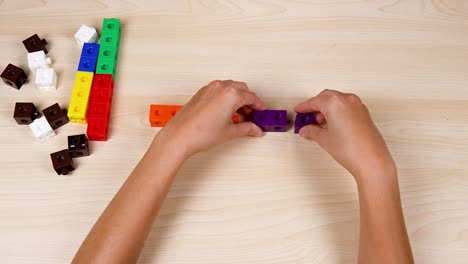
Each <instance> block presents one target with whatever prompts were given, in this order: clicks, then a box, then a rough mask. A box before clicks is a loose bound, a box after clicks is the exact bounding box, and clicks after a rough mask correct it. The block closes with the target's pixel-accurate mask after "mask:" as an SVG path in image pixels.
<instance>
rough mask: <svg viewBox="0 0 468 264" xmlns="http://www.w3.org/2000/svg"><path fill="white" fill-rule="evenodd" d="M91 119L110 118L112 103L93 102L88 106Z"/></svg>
mask: <svg viewBox="0 0 468 264" xmlns="http://www.w3.org/2000/svg"><path fill="white" fill-rule="evenodd" d="M87 117H88V118H89V119H92V118H101V119H104V120H109V117H110V104H109V102H104V103H96V102H92V103H91V104H90V106H89V107H88V116H87Z"/></svg>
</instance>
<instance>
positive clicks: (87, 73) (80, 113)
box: [68, 43, 99, 124]
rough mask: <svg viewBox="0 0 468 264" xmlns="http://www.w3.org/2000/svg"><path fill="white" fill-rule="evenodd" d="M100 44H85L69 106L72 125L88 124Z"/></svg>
mask: <svg viewBox="0 0 468 264" xmlns="http://www.w3.org/2000/svg"><path fill="white" fill-rule="evenodd" d="M98 54H99V44H95V43H85V44H84V45H83V49H82V51H81V58H80V63H79V65H78V71H77V73H76V76H75V83H74V85H73V91H72V96H71V99H70V104H69V106H68V118H69V119H70V121H71V122H72V123H79V124H86V111H87V109H88V100H89V95H90V92H91V84H92V82H93V78H94V71H95V69H96V62H97V58H98Z"/></svg>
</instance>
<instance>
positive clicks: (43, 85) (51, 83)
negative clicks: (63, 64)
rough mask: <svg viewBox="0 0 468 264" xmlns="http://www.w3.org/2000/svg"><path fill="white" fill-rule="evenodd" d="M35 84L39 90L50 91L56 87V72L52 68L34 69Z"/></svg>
mask: <svg viewBox="0 0 468 264" xmlns="http://www.w3.org/2000/svg"><path fill="white" fill-rule="evenodd" d="M36 86H37V88H39V89H40V90H46V91H51V90H55V89H57V88H56V87H57V74H56V73H55V71H54V69H52V68H45V69H44V68H41V69H37V71H36Z"/></svg>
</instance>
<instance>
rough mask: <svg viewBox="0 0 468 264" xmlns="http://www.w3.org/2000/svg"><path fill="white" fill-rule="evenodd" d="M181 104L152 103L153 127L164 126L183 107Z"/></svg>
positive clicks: (151, 119) (150, 114) (151, 116)
mask: <svg viewBox="0 0 468 264" xmlns="http://www.w3.org/2000/svg"><path fill="white" fill-rule="evenodd" d="M182 107H183V106H181V105H151V106H150V113H149V122H150V125H151V126H152V127H163V126H165V125H166V124H167V123H169V121H171V119H172V118H173V117H174V116H175V115H176V114H177V112H179V111H180V109H182Z"/></svg>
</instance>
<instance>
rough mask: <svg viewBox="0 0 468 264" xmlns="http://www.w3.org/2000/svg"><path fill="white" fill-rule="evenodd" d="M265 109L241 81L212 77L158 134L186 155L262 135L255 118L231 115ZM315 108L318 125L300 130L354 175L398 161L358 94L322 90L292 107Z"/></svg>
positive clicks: (305, 136) (302, 111)
mask: <svg viewBox="0 0 468 264" xmlns="http://www.w3.org/2000/svg"><path fill="white" fill-rule="evenodd" d="M253 109H255V110H265V109H266V106H265V104H264V103H263V102H262V101H261V100H260V98H258V97H257V96H256V95H255V93H253V92H251V91H249V88H248V86H247V84H245V83H243V82H236V81H232V80H228V81H213V82H211V83H209V84H208V85H206V86H205V87H203V88H201V89H200V90H199V91H198V92H197V93H196V94H195V95H194V96H193V97H192V99H191V100H190V101H189V102H188V103H187V104H186V105H185V106H184V108H183V109H182V110H181V111H180V112H178V113H177V115H176V116H175V117H174V118H173V119H172V120H171V122H170V123H169V124H168V125H166V126H165V127H164V128H163V129H162V130H161V131H160V133H159V134H158V136H157V137H162V138H163V139H162V140H164V141H165V142H170V143H171V145H173V144H174V145H173V147H176V148H177V149H182V150H183V151H184V153H186V154H187V155H188V156H190V155H192V154H194V153H197V152H200V151H203V150H206V149H209V148H211V147H213V146H215V145H218V144H220V143H223V142H225V141H228V140H231V139H234V138H237V137H243V136H253V137H258V136H261V135H262V134H263V133H262V130H261V129H260V128H259V127H258V126H256V125H255V124H254V123H252V122H241V123H238V124H233V123H232V120H231V118H232V115H233V114H234V113H236V112H237V113H239V114H241V115H244V116H245V115H248V114H250V112H251V111H252V110H253ZM294 111H296V112H299V113H307V112H315V113H318V114H317V117H316V119H317V122H318V125H309V126H305V127H303V128H302V129H301V130H300V132H299V135H300V136H301V137H303V138H306V139H311V140H314V141H316V142H317V143H318V144H319V145H320V146H321V147H322V148H323V149H324V150H325V151H327V152H328V153H329V154H330V155H331V156H332V157H333V158H334V159H335V160H336V161H337V162H338V163H339V164H340V165H342V166H343V167H344V168H345V169H347V170H348V171H349V172H350V173H351V174H353V175H354V176H355V178H356V180H358V179H359V177H360V175H361V174H362V173H363V172H364V171H369V170H372V169H376V168H382V167H388V166H392V167H393V166H394V162H393V159H392V157H391V155H390V153H389V151H388V149H387V147H386V145H385V142H384V140H383V138H382V136H381V135H380V133H379V131H378V130H377V128H376V126H375V124H374V122H373V121H372V119H371V116H370V114H369V111H368V110H367V108H366V106H365V105H364V104H363V103H362V102H361V100H360V99H359V97H358V96H356V95H354V94H347V93H341V92H338V91H333V90H324V91H322V92H321V93H319V94H318V95H317V96H315V97H312V98H310V99H308V100H306V101H303V102H301V103H299V104H298V105H296V106H295V107H294Z"/></svg>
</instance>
